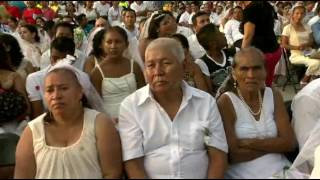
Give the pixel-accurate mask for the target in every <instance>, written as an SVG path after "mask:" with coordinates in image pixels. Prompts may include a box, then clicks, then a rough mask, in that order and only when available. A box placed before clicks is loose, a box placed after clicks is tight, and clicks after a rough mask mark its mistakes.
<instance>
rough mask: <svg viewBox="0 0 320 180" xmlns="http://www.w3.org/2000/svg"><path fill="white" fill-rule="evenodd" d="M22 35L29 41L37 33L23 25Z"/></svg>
mask: <svg viewBox="0 0 320 180" xmlns="http://www.w3.org/2000/svg"><path fill="white" fill-rule="evenodd" d="M20 36H21V38H22V39H24V40H26V41H28V42H32V41H33V40H34V38H35V36H36V34H35V33H32V32H30V31H29V29H28V28H26V27H21V28H20Z"/></svg>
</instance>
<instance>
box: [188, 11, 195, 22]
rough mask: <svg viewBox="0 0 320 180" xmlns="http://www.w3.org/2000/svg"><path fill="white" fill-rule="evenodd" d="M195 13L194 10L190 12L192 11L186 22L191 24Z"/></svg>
mask: <svg viewBox="0 0 320 180" xmlns="http://www.w3.org/2000/svg"><path fill="white" fill-rule="evenodd" d="M195 14H196V13H195V12H192V13H191V14H190V16H189V20H188V23H189V24H191V25H192V24H193V23H192V17H193V16H194V15H195Z"/></svg>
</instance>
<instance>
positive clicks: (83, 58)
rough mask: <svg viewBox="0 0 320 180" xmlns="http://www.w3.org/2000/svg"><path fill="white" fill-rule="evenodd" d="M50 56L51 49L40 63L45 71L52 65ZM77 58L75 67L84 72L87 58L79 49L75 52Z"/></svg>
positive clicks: (43, 55)
mask: <svg viewBox="0 0 320 180" xmlns="http://www.w3.org/2000/svg"><path fill="white" fill-rule="evenodd" d="M50 56H51V50H50V49H48V50H47V51H46V52H44V53H43V54H42V56H41V61H40V69H44V68H46V67H48V66H49V65H50ZM75 56H76V57H77V58H76V61H75V63H74V64H73V66H74V67H76V68H78V69H80V70H83V69H84V64H85V61H86V58H87V56H86V55H85V54H84V53H83V52H81V51H80V50H78V49H76V50H75Z"/></svg>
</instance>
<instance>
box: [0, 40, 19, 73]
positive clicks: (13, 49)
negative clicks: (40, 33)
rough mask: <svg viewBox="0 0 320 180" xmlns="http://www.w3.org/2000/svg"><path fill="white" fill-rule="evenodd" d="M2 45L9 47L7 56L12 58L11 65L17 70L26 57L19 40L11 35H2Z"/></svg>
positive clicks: (0, 41)
mask: <svg viewBox="0 0 320 180" xmlns="http://www.w3.org/2000/svg"><path fill="white" fill-rule="evenodd" d="M0 43H1V44H3V45H4V46H7V47H8V48H7V49H8V51H7V54H8V55H9V56H10V60H11V64H12V65H13V66H14V67H16V68H17V67H19V66H20V64H21V62H22V59H23V58H24V55H23V53H22V51H21V48H20V45H19V43H18V41H17V39H16V38H15V37H13V36H12V35H10V34H0ZM1 58H3V57H2V56H1Z"/></svg>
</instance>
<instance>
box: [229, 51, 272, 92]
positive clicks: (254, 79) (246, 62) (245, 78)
mask: <svg viewBox="0 0 320 180" xmlns="http://www.w3.org/2000/svg"><path fill="white" fill-rule="evenodd" d="M266 74H267V73H266V70H265V65H264V59H262V58H261V57H260V56H258V55H257V54H256V53H246V54H245V55H243V56H242V57H241V58H240V60H239V62H238V64H237V65H236V67H235V68H234V69H233V70H232V76H233V78H234V79H235V80H236V81H237V83H238V87H239V88H240V89H243V90H247V91H257V90H259V89H261V88H262V87H263V86H264V84H265V80H266Z"/></svg>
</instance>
